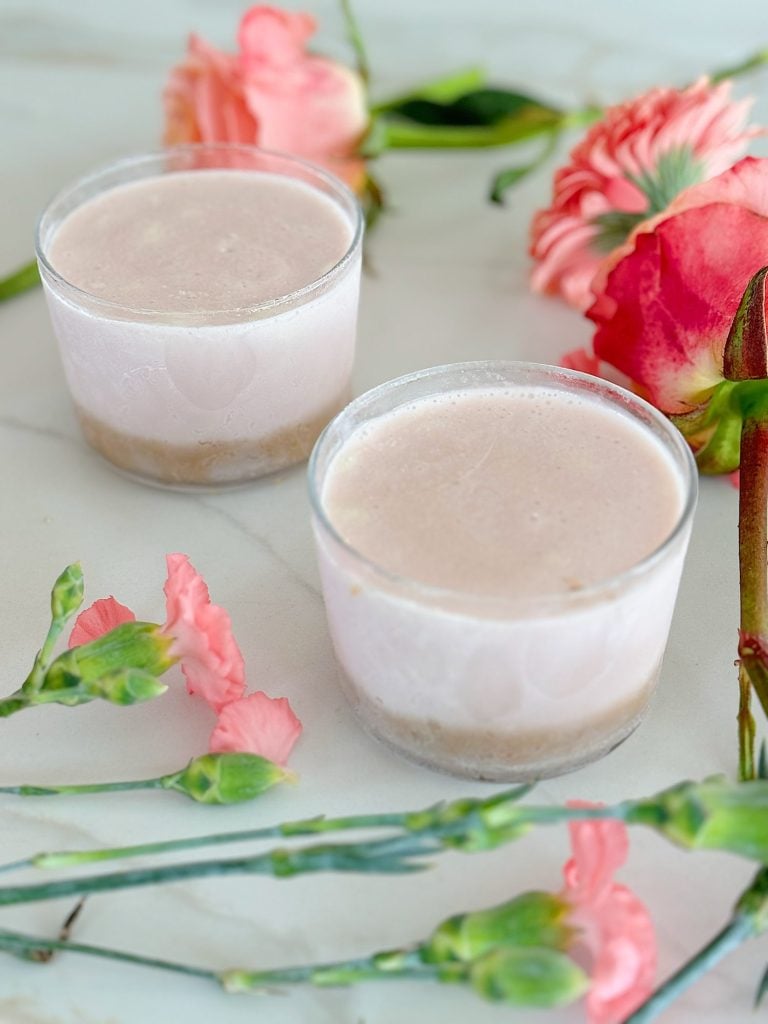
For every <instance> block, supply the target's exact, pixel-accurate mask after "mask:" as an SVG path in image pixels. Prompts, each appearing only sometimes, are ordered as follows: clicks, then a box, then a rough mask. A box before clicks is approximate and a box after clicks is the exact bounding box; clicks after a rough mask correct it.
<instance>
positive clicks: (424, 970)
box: [220, 950, 443, 992]
mask: <svg viewBox="0 0 768 1024" xmlns="http://www.w3.org/2000/svg"><path fill="white" fill-rule="evenodd" d="M442 966H443V965H438V964H426V963H424V962H423V961H422V960H421V958H420V956H419V953H418V950H412V951H406V950H394V951H392V952H388V953H374V955H373V956H367V957H359V958H357V959H353V960H337V961H334V962H332V963H326V964H304V965H301V966H299V967H282V968H277V969H275V970H268V971H248V970H239V969H236V970H232V971H225V972H224V973H223V974H222V975H221V976H220V980H221V983H222V985H223V986H224V988H225V989H226V990H227V991H228V992H249V991H252V990H254V989H259V988H266V987H267V986H269V985H286V984H287V985H295V984H301V983H307V982H308V983H309V984H311V985H315V986H317V987H318V988H328V987H331V986H334V987H335V986H344V985H354V984H356V983H357V982H360V981H370V980H379V979H382V978H430V979H433V980H436V979H438V978H439V976H440V970H441V968H442Z"/></svg>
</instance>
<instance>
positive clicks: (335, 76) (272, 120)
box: [163, 6, 368, 189]
mask: <svg viewBox="0 0 768 1024" xmlns="http://www.w3.org/2000/svg"><path fill="white" fill-rule="evenodd" d="M315 28H316V25H315V21H314V19H313V18H312V17H311V16H310V15H308V14H293V13H289V12H287V11H281V10H279V9H278V8H276V7H266V6H263V7H262V6H260V7H252V8H251V9H250V10H248V11H246V13H245V15H244V16H243V18H242V21H241V22H240V29H239V32H238V46H239V51H238V53H236V54H228V53H222V52H221V51H219V50H217V49H215V47H213V46H211V45H210V44H209V43H207V42H206V41H205V40H203V39H201V38H200V37H199V36H196V35H192V36H191V37H190V40H189V46H188V50H187V55H186V59H185V60H184V62H183V63H182V64H180V65H179V66H178V67H176V68H174V69H173V71H172V72H171V74H170V77H169V80H168V83H167V85H166V88H165V91H164V94H163V96H164V101H165V110H166V127H165V142H166V143H167V144H168V145H178V144H180V143H194V142H230V143H244V144H250V145H258V146H261V147H262V148H265V149H273V150H279V151H282V152H285V153H291V154H293V155H295V156H300V157H306V158H307V159H309V160H313V161H315V162H316V163H320V164H323V165H324V166H325V167H327V168H328V169H329V170H331V171H333V172H334V173H335V174H337V175H339V177H341V178H343V179H344V180H345V181H346V182H347V183H348V184H349V185H351V186H352V187H353V188H358V189H360V188H362V186H363V183H364V179H365V165H364V162H363V160H362V159H361V158H360V157H359V156H358V155H357V148H358V144H359V142H360V140H361V138H362V136H363V135H364V134H365V131H366V129H367V126H368V111H367V107H366V102H365V92H364V88H363V83H362V80H361V79H360V76H359V75H358V74H357V73H356V72H354V71H352V70H351V69H350V68H347V67H345V66H344V65H342V64H339V63H337V62H336V61H332V60H329V59H328V58H326V57H319V56H316V55H315V54H312V53H309V51H308V50H307V44H308V42H309V40H310V38H311V37H312V35H313V34H314V32H315Z"/></svg>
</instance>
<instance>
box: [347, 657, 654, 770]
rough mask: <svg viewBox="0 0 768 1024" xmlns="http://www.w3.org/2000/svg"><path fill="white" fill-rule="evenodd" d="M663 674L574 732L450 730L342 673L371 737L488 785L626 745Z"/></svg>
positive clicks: (573, 765)
mask: <svg viewBox="0 0 768 1024" xmlns="http://www.w3.org/2000/svg"><path fill="white" fill-rule="evenodd" d="M657 676H658V672H657V673H655V674H654V677H653V679H652V680H651V681H650V682H649V683H648V684H647V685H646V686H645V687H644V688H643V689H642V690H641V692H639V693H638V694H636V695H635V697H634V698H633V700H632V701H631V702H629V703H627V702H625V703H623V704H622V705H621V706H620V707H619V708H616V709H612V710H611V711H609V712H605V713H603V715H602V716H599V717H596V718H594V719H592V720H590V721H588V722H582V723H581V724H579V725H578V726H573V727H572V728H570V729H565V728H561V729H559V730H558V731H557V732H555V731H554V730H551V731H549V730H527V731H524V730H518V731H517V732H515V733H511V732H510V733H503V732H500V731H497V730H492V729H480V728H467V729H462V728H457V727H455V726H450V727H448V728H446V727H445V726H443V725H441V724H440V723H439V722H437V721H436V720H435V719H434V718H424V719H416V718H404V717H403V716H400V715H392V714H391V713H390V712H389V711H388V710H386V709H385V708H384V707H383V706H382V705H378V704H376V703H375V702H373V701H371V700H370V698H369V697H368V696H367V695H363V694H361V692H360V690H359V689H358V688H357V687H356V686H355V685H354V684H353V683H352V682H351V681H350V679H349V677H348V676H347V675H346V674H345V673H344V672H343V671H341V670H339V677H340V682H341V687H342V689H343V691H344V693H345V695H346V697H347V700H348V701H349V703H350V706H351V707H352V710H353V711H354V713H355V715H356V717H357V719H358V720H359V721H360V723H361V724H362V726H363V728H364V729H365V731H366V732H367V733H369V735H371V736H373V737H374V738H375V739H377V740H379V741H380V742H381V743H383V744H384V745H385V746H387V747H389V749H390V750H393V751H394V752H395V753H397V754H399V755H400V756H401V757H404V758H405V759H406V760H408V761H411V762H413V763H415V764H418V765H421V766H422V767H424V768H430V769H432V770H433V771H438V772H441V773H443V774H446V775H452V776H455V777H458V778H467V779H479V780H482V781H486V782H536V781H538V780H540V779H550V778H555V777H557V776H559V775H567V774H568V773H569V772H573V771H576V770H577V769H579V768H583V767H584V766H585V765H587V764H590V763H591V762H593V761H597V760H599V759H600V758H602V757H605V756H606V755H607V754H610V753H611V751H612V750H615V749H616V747H618V746H620V744H622V743H623V742H624V740H626V739H627V738H628V737H629V736H631V734H632V733H633V732H634V731H635V729H636V728H637V727H638V725H639V724H640V722H641V721H642V719H643V717H644V715H645V713H646V711H647V709H648V705H649V702H650V699H651V697H652V694H653V692H654V690H655V688H656V679H657Z"/></svg>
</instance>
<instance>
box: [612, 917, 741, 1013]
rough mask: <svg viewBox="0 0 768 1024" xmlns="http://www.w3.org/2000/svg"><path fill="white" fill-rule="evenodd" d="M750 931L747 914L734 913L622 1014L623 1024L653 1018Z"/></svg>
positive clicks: (736, 945) (739, 942)
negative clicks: (639, 1002) (639, 1003)
mask: <svg viewBox="0 0 768 1024" xmlns="http://www.w3.org/2000/svg"><path fill="white" fill-rule="evenodd" d="M753 933H754V927H753V923H752V921H751V920H750V919H749V918H748V917H744V916H738V917H735V918H734V919H733V920H732V921H731V922H730V923H729V924H727V925H726V926H725V928H723V929H722V931H720V932H718V934H717V935H716V936H715V937H714V939H712V941H711V942H708V943H707V945H706V946H704V948H703V949H701V950H699V952H698V953H697V954H696V955H695V956H694V957H691V959H690V960H688V962H687V963H685V964H684V965H683V966H682V967H681V968H680V970H679V971H676V972H675V973H674V974H673V975H672V977H671V978H669V979H668V980H667V981H665V982H664V984H663V985H661V986H660V987H659V988H657V989H656V991H655V992H654V993H653V994H652V995H651V996H649V997H648V999H646V1000H645V1002H644V1003H643V1004H642V1006H640V1007H639V1008H638V1009H637V1010H635V1012H634V1013H632V1014H630V1015H629V1017H627V1018H625V1020H624V1021H623V1024H648V1022H649V1021H652V1020H655V1019H656V1018H657V1017H658V1015H659V1014H660V1013H661V1012H662V1011H663V1010H665V1009H666V1008H667V1007H668V1006H669V1004H670V1003H671V1002H673V1000H675V999H677V997H678V996H679V995H680V994H681V993H683V992H684V991H685V990H686V989H687V988H689V987H690V986H691V985H692V984H693V983H694V982H695V981H697V980H698V979H699V978H700V977H701V976H702V975H703V974H704V973H705V972H706V971H708V970H709V969H710V968H711V967H714V966H715V965H716V964H718V963H719V962H720V961H721V960H722V959H723V957H725V956H726V955H727V954H728V953H730V952H732V951H733V950H734V949H736V948H737V947H738V946H740V945H741V944H742V942H744V941H745V940H746V939H748V938H750V937H751V936H752V934H753Z"/></svg>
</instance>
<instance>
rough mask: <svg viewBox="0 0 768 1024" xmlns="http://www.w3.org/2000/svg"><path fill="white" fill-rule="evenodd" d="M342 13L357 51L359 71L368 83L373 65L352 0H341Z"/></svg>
mask: <svg viewBox="0 0 768 1024" xmlns="http://www.w3.org/2000/svg"><path fill="white" fill-rule="evenodd" d="M341 15H342V18H343V19H344V25H345V27H346V30H347V37H348V39H349V42H350V44H351V46H352V49H353V50H354V52H355V59H356V61H357V73H358V74H359V75H360V77H361V78H362V80H363V82H364V84H365V85H367V84H368V82H369V81H370V79H371V65H370V64H369V62H368V54H367V53H366V50H365V43H364V41H363V34H362V32H361V31H360V26H359V25H358V23H357V18H356V17H355V14H354V11H353V10H352V2H351V0H341Z"/></svg>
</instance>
